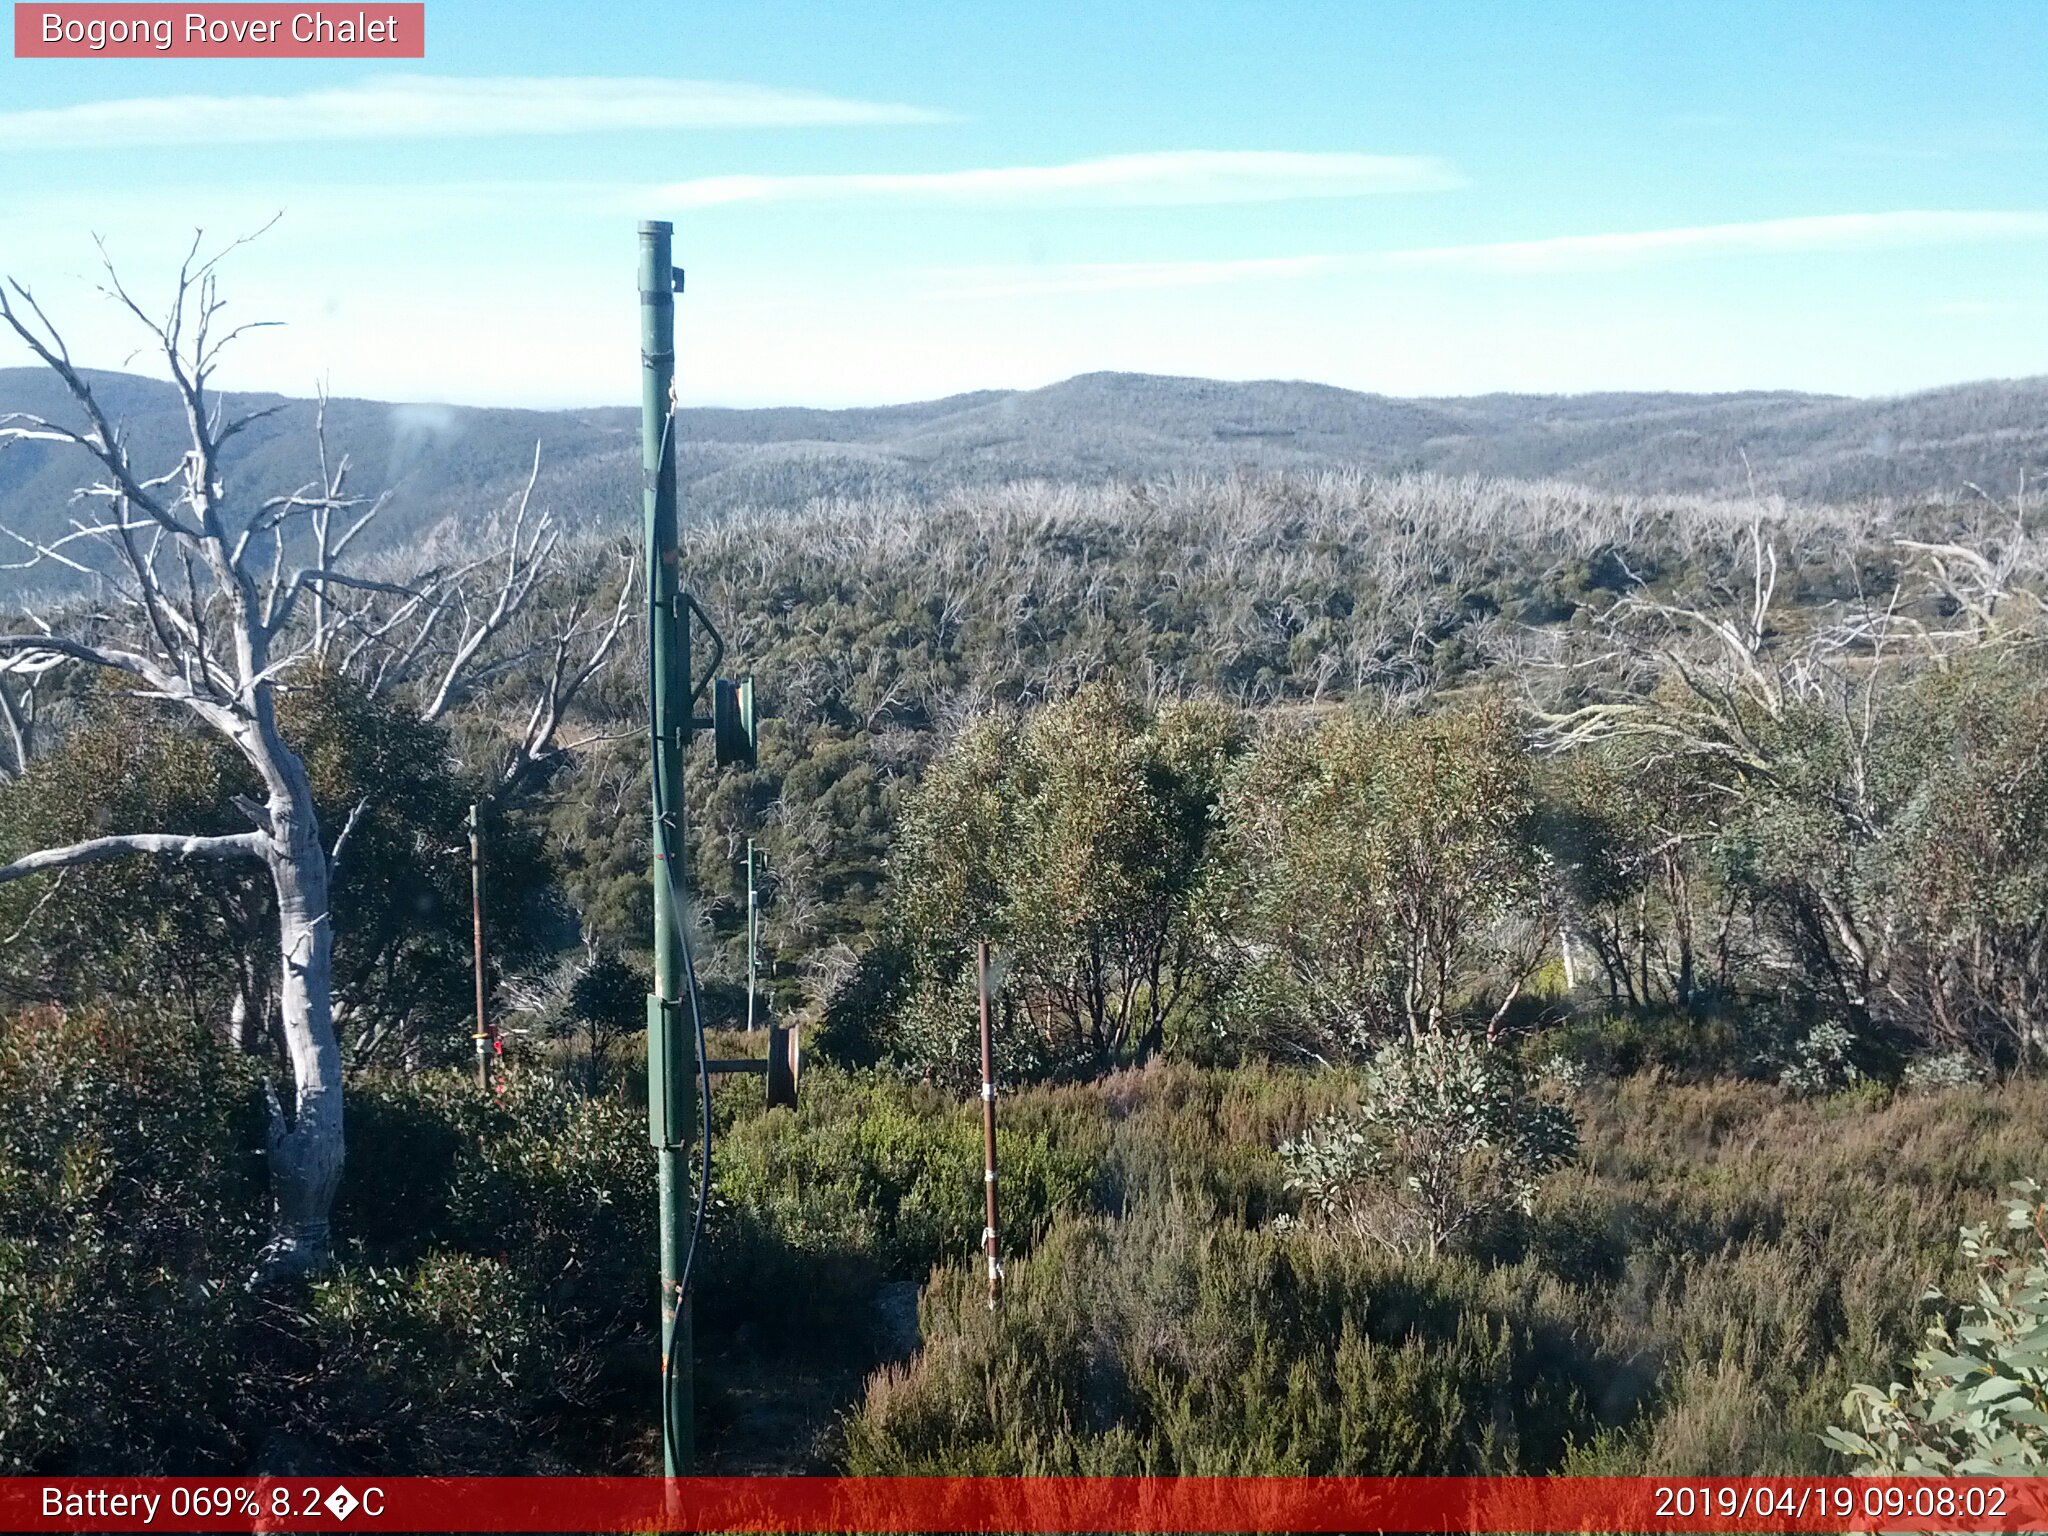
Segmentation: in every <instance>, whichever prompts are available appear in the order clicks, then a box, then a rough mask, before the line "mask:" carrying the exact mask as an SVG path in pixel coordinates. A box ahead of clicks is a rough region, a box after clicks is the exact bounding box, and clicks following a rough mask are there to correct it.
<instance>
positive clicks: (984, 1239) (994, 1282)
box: [974, 939, 1003, 1312]
mask: <svg viewBox="0 0 2048 1536" xmlns="http://www.w3.org/2000/svg"><path fill="white" fill-rule="evenodd" d="M974 960H975V967H976V969H977V970H979V972H980V973H981V1162H982V1167H981V1182H982V1187H983V1189H984V1190H985V1191H986V1192H987V1195H988V1225H987V1226H985V1227H983V1228H982V1231H981V1248H982V1252H983V1253H985V1254H986V1255H987V1256H988V1309H989V1310H990V1311H991V1312H993V1311H994V1310H995V1309H996V1300H997V1298H998V1297H999V1296H1000V1295H1001V1294H1002V1289H1003V1266H1002V1264H1001V1262H1000V1261H999V1260H998V1259H997V1257H996V1254H997V1248H996V1060H995V1039H994V1035H993V1033H992V1032H991V1030H990V1028H989V997H988V992H989V985H988V940H986V939H983V940H982V941H981V942H980V943H979V944H977V945H975V947H974Z"/></svg>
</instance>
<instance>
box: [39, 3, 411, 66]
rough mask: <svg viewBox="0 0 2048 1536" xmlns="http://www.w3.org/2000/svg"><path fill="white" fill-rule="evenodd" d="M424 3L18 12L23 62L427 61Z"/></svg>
mask: <svg viewBox="0 0 2048 1536" xmlns="http://www.w3.org/2000/svg"><path fill="white" fill-rule="evenodd" d="M426 54H427V8H426V6H425V5H424V4H422V3H412V4H385V3H382V0H370V3H368V4H361V3H358V4H354V5H271V4H267V3H266V4H253V5H252V4H228V5H209V4H199V5H156V4H141V5H126V4H119V3H114V4H105V3H94V4H86V5H79V4H56V5H23V4H19V3H17V4H16V5H15V7H14V56H15V57H16V58H17V59H152V58H188V59H193V58H210V59H423V58H425V57H426Z"/></svg>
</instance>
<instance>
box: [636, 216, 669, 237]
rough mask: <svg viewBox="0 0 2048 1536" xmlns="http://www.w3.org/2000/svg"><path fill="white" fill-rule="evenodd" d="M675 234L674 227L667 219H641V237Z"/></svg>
mask: <svg viewBox="0 0 2048 1536" xmlns="http://www.w3.org/2000/svg"><path fill="white" fill-rule="evenodd" d="M675 232H676V227H675V225H673V224H671V223H670V222H669V221H668V220H667V219H642V220H641V221H640V233H641V234H643V235H672V234H674V233H675Z"/></svg>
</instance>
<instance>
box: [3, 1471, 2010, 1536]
mask: <svg viewBox="0 0 2048 1536" xmlns="http://www.w3.org/2000/svg"><path fill="white" fill-rule="evenodd" d="M2044 1529H2048V1479H2032V1478H2014V1479H1999V1478H1952V1479H1951V1478H1787V1477H1764V1478H1685V1479H1675V1478H1648V1477H1580V1478H1574V1477H1559V1478H1538V1477H1522V1478H1512V1477H1510V1478H1430V1477H1418V1478H1341V1477H1291V1478H1287V1477H1271V1478H1268V1477H1187V1478H1119V1477H1074V1478H1056V1477H1020V1478H1003V1477H911V1478H891V1477H874V1478H852V1477H761V1478H746V1477H728V1478H718V1477H704V1478H674V1479H668V1480H664V1479H660V1478H574V1477H570V1478H403V1477H401V1478H377V1477H363V1478H342V1479H336V1478H260V1479H259V1478H241V1479H219V1480H206V1479H200V1478H77V1477H57V1478H40V1479H39V1478H26V1477H19V1478H0V1531H379V1530H382V1531H564V1532H568V1531H577V1532H581V1531H761V1532H790V1533H798V1532H803V1533H810V1532H825V1531H862V1532H868V1531H872V1532H892V1533H893V1532H913V1531H933V1532H939V1531H962V1532H966V1531H977V1532H979V1531H1030V1532H1096V1531H1101V1532H1111V1531H1125V1532H1146V1533H1151V1532H1158V1533H1165V1532H1173V1533H1181V1532H1196V1531H1219V1532H1229V1531H1247V1532H1281V1531H1302V1532H1325V1531H1372V1530H1381V1531H1388V1530H1392V1531H1425V1532H1434V1531H1498V1532H1538V1531H1578V1530H1597V1531H1651V1532H1656V1531H1672V1532H1708V1531H1733V1532H1744V1531H1844V1532H1846V1531H1985V1532H1990V1531H2038V1530H2044Z"/></svg>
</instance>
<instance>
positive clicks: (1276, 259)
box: [926, 210, 2048, 297]
mask: <svg viewBox="0 0 2048 1536" xmlns="http://www.w3.org/2000/svg"><path fill="white" fill-rule="evenodd" d="M2039 242H2048V212H2024V211H2022V212H1983V211H1967V210H1958V211H1905V212H1896V213H1852V214H1824V215H1817V216H1814V217H1811V218H1795V219H1765V220H1759V221H1756V222H1753V223H1747V224H1704V225H1695V226H1691V227H1686V228H1679V229H1655V230H1640V231H1632V232H1629V233H1624V234H1607V235H1565V236H1559V237H1556V238H1553V239H1547V240H1513V241H1506V242H1501V243H1495V244H1488V245H1445V246H1426V247H1420V248H1417V249H1412V250H1395V251H1354V252H1345V253H1333V254H1322V255H1303V256H1261V257H1248V258H1241V259H1236V260H1225V261H1209V260H1193V261H1134V262H1076V263H1068V264H1059V265H1046V266H1035V267H1018V266H1004V267H953V268H942V269H937V270H934V271H931V272H929V273H927V274H926V276H927V277H929V278H930V279H932V280H933V282H934V283H935V284H936V286H937V287H938V289H939V290H940V291H941V292H945V293H950V294H959V295H963V296H966V295H971V296H974V297H995V296H1004V297H1007V296H1012V295H1034V294H1058V293H1109V292H1118V291H1131V290H1141V289H1158V288H1202V287H1217V286H1223V285H1226V284H1233V283H1244V282H1267V281H1273V280H1277V279H1288V278H1306V277H1324V276H1328V275H1330V274H1332V273H1347V272H1367V271H1386V270H1389V269H1392V270H1397V271H1398V270H1402V269H1409V270H1423V271H1428V270H1443V271H1461V272H1476V273H1486V274H1498V275H1505V276H1518V275H1544V274H1549V273H1570V272H1590V271H1610V270H1614V269H1617V268H1624V267H1638V266H1645V265H1649V264H1651V263H1654V262H1662V261H1680V260H1686V259H1694V258H1707V257H1716V256H1747V255H1798V254H1805V253H1814V252H1831V251H1861V250H1873V251H1874V250H1896V249H1906V248H1912V247H1919V246H1954V245H1992V244H2014V243H2039Z"/></svg>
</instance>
